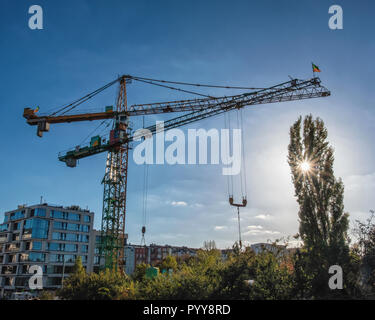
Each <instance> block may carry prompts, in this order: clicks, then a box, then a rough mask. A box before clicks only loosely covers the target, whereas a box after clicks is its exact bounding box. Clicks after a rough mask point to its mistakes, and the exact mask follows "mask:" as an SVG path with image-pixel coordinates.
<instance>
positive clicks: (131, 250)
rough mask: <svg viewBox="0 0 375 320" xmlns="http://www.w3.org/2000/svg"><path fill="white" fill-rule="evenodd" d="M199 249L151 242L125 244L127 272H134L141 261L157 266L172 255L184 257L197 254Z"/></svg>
mask: <svg viewBox="0 0 375 320" xmlns="http://www.w3.org/2000/svg"><path fill="white" fill-rule="evenodd" d="M197 251H198V249H193V248H188V247H178V246H170V245H164V246H163V245H157V244H154V243H153V244H150V245H149V246H141V245H132V244H129V245H127V246H125V253H124V259H125V272H126V273H127V274H132V273H133V272H134V270H135V267H136V266H137V265H138V264H140V263H146V264H150V265H151V266H156V265H157V264H158V263H160V262H161V261H162V260H163V259H164V258H166V257H167V256H169V255H171V256H174V257H176V258H178V257H180V258H184V257H188V256H195V255H196V254H197Z"/></svg>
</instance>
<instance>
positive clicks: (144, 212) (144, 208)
mask: <svg viewBox="0 0 375 320" xmlns="http://www.w3.org/2000/svg"><path fill="white" fill-rule="evenodd" d="M144 127H145V116H143V128H144ZM144 139H145V137H144ZM148 169H149V165H148V163H146V162H145V163H144V165H143V205H142V239H141V245H142V244H143V245H144V246H146V240H145V233H146V224H147V199H148V181H149V179H148V176H149V174H148V171H149V170H148Z"/></svg>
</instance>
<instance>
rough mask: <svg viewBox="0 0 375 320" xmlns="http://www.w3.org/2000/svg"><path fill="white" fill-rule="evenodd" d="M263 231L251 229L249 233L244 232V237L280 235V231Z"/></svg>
mask: <svg viewBox="0 0 375 320" xmlns="http://www.w3.org/2000/svg"><path fill="white" fill-rule="evenodd" d="M262 229H263V228H262ZM262 229H251V230H249V231H246V232H244V233H243V235H275V234H280V232H279V231H272V230H262Z"/></svg>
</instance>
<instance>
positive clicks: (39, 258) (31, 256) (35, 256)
mask: <svg viewBox="0 0 375 320" xmlns="http://www.w3.org/2000/svg"><path fill="white" fill-rule="evenodd" d="M45 259H46V255H45V254H44V253H42V252H30V253H22V254H21V255H20V260H21V262H25V261H33V262H44V261H45Z"/></svg>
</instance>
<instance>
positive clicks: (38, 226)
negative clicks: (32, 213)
mask: <svg viewBox="0 0 375 320" xmlns="http://www.w3.org/2000/svg"><path fill="white" fill-rule="evenodd" d="M32 220H33V222H32V237H33V238H39V239H47V237H48V227H49V222H48V221H47V220H42V219H32Z"/></svg>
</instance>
